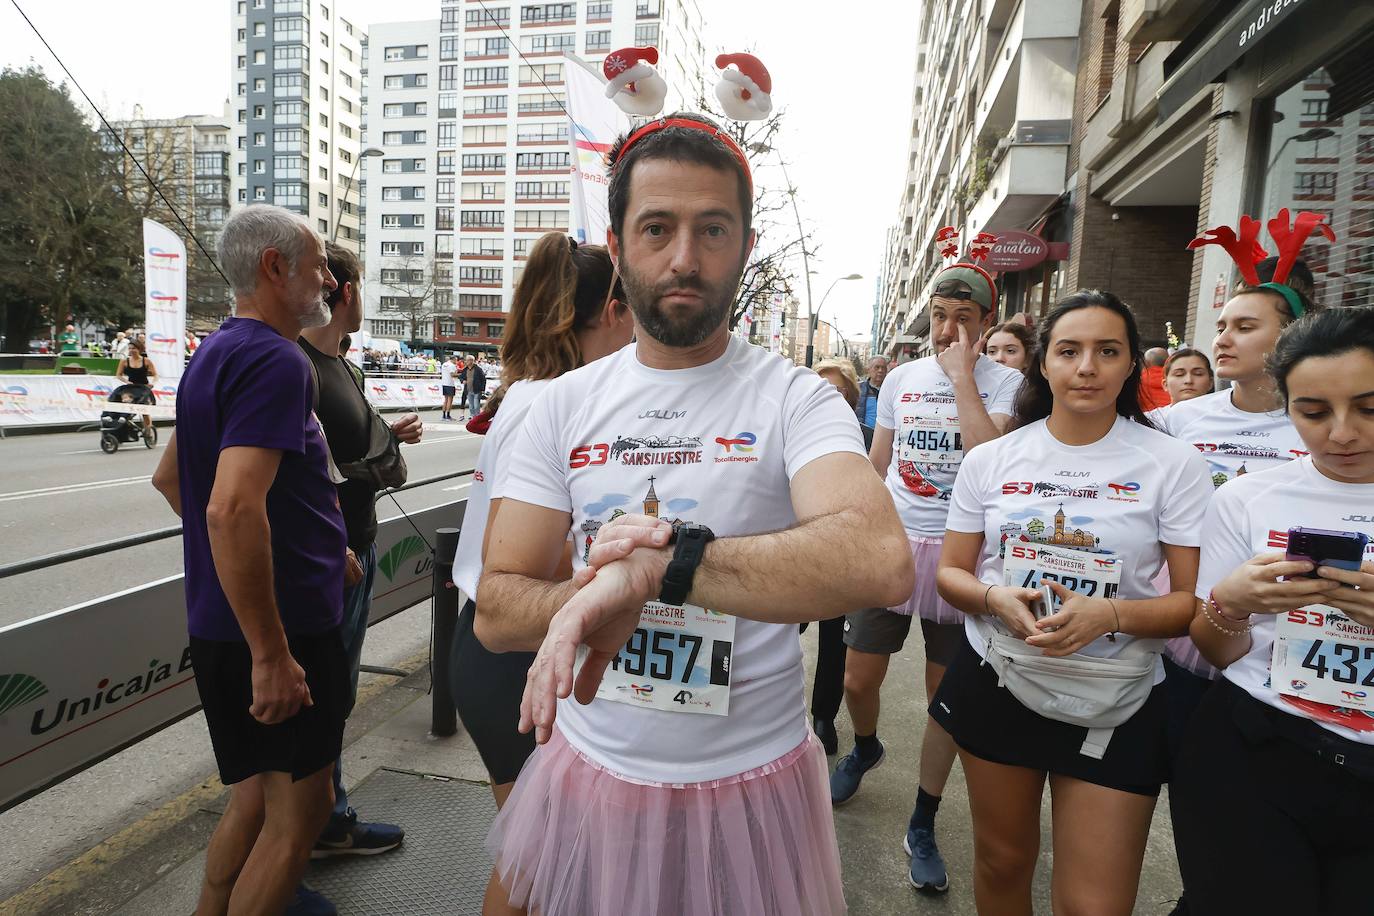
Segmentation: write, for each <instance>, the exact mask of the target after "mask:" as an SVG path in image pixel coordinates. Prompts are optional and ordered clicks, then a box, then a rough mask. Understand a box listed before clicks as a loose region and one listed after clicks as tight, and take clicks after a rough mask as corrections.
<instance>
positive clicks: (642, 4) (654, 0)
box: [635, 0, 663, 19]
mask: <svg viewBox="0 0 1374 916" xmlns="http://www.w3.org/2000/svg"><path fill="white" fill-rule="evenodd" d="M662 15H663V0H636V3H635V18H636V19H655V18H657V17H659V16H662Z"/></svg>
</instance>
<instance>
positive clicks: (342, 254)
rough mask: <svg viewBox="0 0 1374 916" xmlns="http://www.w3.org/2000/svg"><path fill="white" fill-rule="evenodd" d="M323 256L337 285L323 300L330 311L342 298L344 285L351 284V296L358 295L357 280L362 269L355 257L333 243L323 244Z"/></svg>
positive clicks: (347, 250) (350, 252)
mask: <svg viewBox="0 0 1374 916" xmlns="http://www.w3.org/2000/svg"><path fill="white" fill-rule="evenodd" d="M324 256H325V258H326V259H328V261H329V272H330V273H331V274H333V275H334V282H335V283H337V284H338V286H336V287H335V288H334V291H333V292H331V293H330V294H329V295H328V296H327V297H326V298H325V300H324V304H325V305H327V306H329V307H330V308H331V309H332V308H334V306H336V305H338V304H339V300H341V299H342V298H343V293H344V284H345V283H352V284H353V294H354V295H355V296H356V295H357V294H358V279H359V278H360V277H361V276H362V273H363V267H362V265H361V264H359V263H358V256H357V255H355V254H354V253H353V252H352V251H350V250H349V249H347V248H345V247H343V246H342V245H336V244H334V243H333V242H325V243H324Z"/></svg>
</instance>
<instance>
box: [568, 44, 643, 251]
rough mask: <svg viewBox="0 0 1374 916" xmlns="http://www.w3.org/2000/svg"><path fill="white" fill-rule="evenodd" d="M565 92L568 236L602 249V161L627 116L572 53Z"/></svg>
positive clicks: (606, 222) (605, 223) (605, 219)
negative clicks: (569, 202)
mask: <svg viewBox="0 0 1374 916" xmlns="http://www.w3.org/2000/svg"><path fill="white" fill-rule="evenodd" d="M564 56H565V57H566V58H567V61H568V63H567V65H566V66H564V68H563V73H564V77H563V79H564V81H565V83H566V85H567V91H568V120H569V122H570V123H569V125H568V141H569V143H570V144H571V148H572V169H571V171H572V176H573V183H572V186H573V210H572V226H571V227H570V229H571V232H572V235H573V237H574V238H576V239H577V240H578V242H580V243H590V244H593V245H604V244H606V230H607V229H608V228H610V225H611V218H610V215H609V213H608V211H607V207H606V192H607V189H608V187H607V186H608V179H607V175H606V156H607V154H608V153H610V151H611V146H612V145H613V144H614V143H615V140H616V137H618V136H620V135H621V134H623V133H624V132H625V131H626V130H627V129H628V128H629V126H630V119H629V116H628V115H626V114H625V112H623V111H621V110H620V109H619V108H617V107H616V104H615V102H612V101H611V100H610V99H608V98H606V81H605V80H604V79H602V78H601V74H600V73H599V72H597V71H596V69H595V68H593V67H592V66H591V65H590V64H588V63H587V62H586V61H584V60H582V59H581V58H579V57H578V56H577V55H575V54H566V55H564Z"/></svg>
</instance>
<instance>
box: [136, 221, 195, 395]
mask: <svg viewBox="0 0 1374 916" xmlns="http://www.w3.org/2000/svg"><path fill="white" fill-rule="evenodd" d="M143 282H144V290H145V299H146V301H145V302H144V306H145V316H144V319H143V330H144V333H145V335H146V336H147V339H148V352H147V353H146V354H144V355H145V356H147V357H148V358H149V359H151V360H152V361H153V366H154V367H155V368H156V369H157V374H158V377H159V378H165V379H177V378H181V372H182V369H183V368H184V367H185V365H186V246H185V245H183V244H182V243H181V239H179V238H177V235H176V233H175V232H173V231H172V230H170V229H168V228H167V227H166V226H164V225H162V224H161V223H157V222H154V221H153V220H150V219H145V220H144V221H143Z"/></svg>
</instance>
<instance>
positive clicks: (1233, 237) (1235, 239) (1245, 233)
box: [1188, 207, 1336, 318]
mask: <svg viewBox="0 0 1374 916" xmlns="http://www.w3.org/2000/svg"><path fill="white" fill-rule="evenodd" d="M1290 218H1291V217H1290V215H1289V212H1288V208H1287V207H1284V208H1283V209H1282V210H1280V211H1279V212H1278V213H1276V214H1275V215H1274V218H1273V219H1271V220H1269V224H1268V227H1269V236H1270V238H1272V239H1273V240H1274V243H1275V244H1276V245H1278V248H1279V259H1278V263H1277V264H1275V265H1274V277H1273V279H1272V280H1270V281H1269V282H1267V283H1261V282H1260V278H1259V271H1258V269H1257V268H1258V266H1259V263H1260V261H1263V260H1264V259H1265V258H1266V257H1268V255H1269V253H1268V252H1267V251H1265V250H1264V247H1263V246H1262V245H1260V243H1259V233H1260V221H1259V220H1257V219H1255V218H1254V217H1252V216H1248V215H1244V216H1241V218H1240V223H1239V225H1238V226H1237V229H1239V230H1240V231H1239V232H1237V231H1236V229H1232V228H1231V227H1230V226H1216V227H1214V228H1212V229H1208V230H1207V231H1206V232H1204V233H1203V234H1202V235H1200V236H1198V237H1197V238H1195V239H1193V240H1192V241H1191V242H1189V243H1188V248H1189V249H1190V250H1196V249H1198V248H1201V247H1203V246H1204V245H1217V246H1219V247H1220V248H1222V249H1223V250H1225V252H1226V253H1227V254H1228V255H1230V256H1231V260H1232V261H1234V262H1235V264H1236V267H1237V268H1238V269H1239V270H1240V275H1241V278H1242V279H1244V280H1245V282H1246V285H1248V286H1257V287H1260V288H1262V289H1268V290H1273V291H1274V292H1276V293H1278V294H1279V295H1280V296H1282V297H1283V298H1284V300H1285V301H1286V302H1287V303H1288V305H1289V307H1290V308H1291V309H1292V310H1293V317H1295V318H1301V317H1302V315H1303V313H1304V312H1306V311H1307V308H1306V306H1305V305H1304V304H1303V301H1302V296H1300V295H1299V294H1298V292H1297V290H1295V289H1293V287H1291V286H1289V285H1288V275H1289V274H1290V273H1292V271H1293V265H1294V264H1296V263H1297V261H1298V255H1299V254H1301V253H1302V246H1303V244H1304V243H1306V241H1307V239H1308V238H1309V237H1311V235H1312V234H1313V233H1314V232H1320V233H1321V234H1322V235H1323V236H1324V237H1325V238H1326V240H1327V241H1328V242H1334V241H1336V233H1335V232H1333V231H1332V230H1331V227H1330V226H1328V225H1326V223H1325V222H1323V221H1324V220H1325V219H1326V214H1324V213H1313V212H1310V211H1307V210H1304V211H1302V212H1300V213H1299V214H1298V216H1297V219H1294V220H1292V222H1291V223H1290V222H1289V220H1290Z"/></svg>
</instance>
